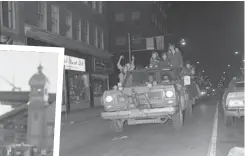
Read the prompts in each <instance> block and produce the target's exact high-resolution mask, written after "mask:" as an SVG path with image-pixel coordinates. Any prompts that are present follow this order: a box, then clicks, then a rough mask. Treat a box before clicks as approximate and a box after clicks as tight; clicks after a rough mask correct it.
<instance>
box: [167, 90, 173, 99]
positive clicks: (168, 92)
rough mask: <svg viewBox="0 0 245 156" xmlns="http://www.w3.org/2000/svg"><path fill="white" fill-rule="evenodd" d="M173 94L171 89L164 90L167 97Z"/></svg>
mask: <svg viewBox="0 0 245 156" xmlns="http://www.w3.org/2000/svg"><path fill="white" fill-rule="evenodd" d="M173 95H174V93H173V92H172V91H167V92H166V96H167V97H169V98H170V97H172V96H173Z"/></svg>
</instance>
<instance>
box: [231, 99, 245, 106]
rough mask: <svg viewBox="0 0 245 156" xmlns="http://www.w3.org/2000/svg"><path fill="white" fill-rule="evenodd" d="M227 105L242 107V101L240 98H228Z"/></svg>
mask: <svg viewBox="0 0 245 156" xmlns="http://www.w3.org/2000/svg"><path fill="white" fill-rule="evenodd" d="M227 106H228V107H243V106H244V103H243V101H242V100H230V101H229V103H228V105H227Z"/></svg>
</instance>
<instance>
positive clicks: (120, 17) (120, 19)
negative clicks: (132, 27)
mask: <svg viewBox="0 0 245 156" xmlns="http://www.w3.org/2000/svg"><path fill="white" fill-rule="evenodd" d="M115 20H116V21H117V22H123V21H124V14H123V13H116V14H115Z"/></svg>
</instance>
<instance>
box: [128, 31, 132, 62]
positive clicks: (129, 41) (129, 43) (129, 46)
mask: <svg viewBox="0 0 245 156" xmlns="http://www.w3.org/2000/svg"><path fill="white" fill-rule="evenodd" d="M128 55H129V57H128V58H129V63H131V61H132V58H131V39H130V33H128Z"/></svg>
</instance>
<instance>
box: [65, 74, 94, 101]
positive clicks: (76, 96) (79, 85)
mask: <svg viewBox="0 0 245 156" xmlns="http://www.w3.org/2000/svg"><path fill="white" fill-rule="evenodd" d="M67 77H68V93H69V102H70V103H71V104H76V103H78V104H79V103H81V101H90V88H89V78H88V74H85V73H81V72H77V71H68V76H67Z"/></svg>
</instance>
